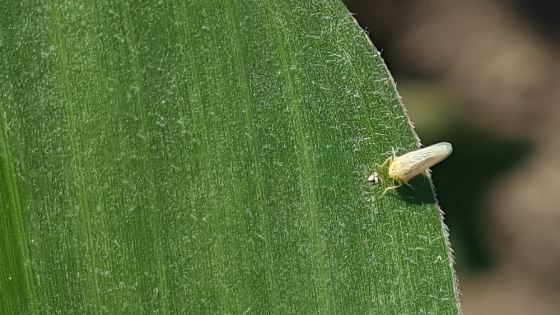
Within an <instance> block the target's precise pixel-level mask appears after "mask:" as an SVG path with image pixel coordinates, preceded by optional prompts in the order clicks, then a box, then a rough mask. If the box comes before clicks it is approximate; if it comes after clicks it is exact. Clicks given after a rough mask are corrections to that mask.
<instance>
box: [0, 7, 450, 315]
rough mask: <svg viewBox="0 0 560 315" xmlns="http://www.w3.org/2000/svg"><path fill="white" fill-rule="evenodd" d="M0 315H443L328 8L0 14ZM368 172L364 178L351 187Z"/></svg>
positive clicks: (385, 118) (375, 115)
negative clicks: (372, 178) (377, 178)
mask: <svg viewBox="0 0 560 315" xmlns="http://www.w3.org/2000/svg"><path fill="white" fill-rule="evenodd" d="M0 9H1V10H0V11H1V12H2V15H3V18H2V19H0V36H1V37H0V56H1V64H0V67H1V68H0V69H1V70H0V71H1V78H0V92H1V94H0V95H1V96H0V114H1V117H0V132H1V138H0V159H1V160H0V162H1V165H0V166H1V167H0V172H1V174H0V180H1V182H0V185H1V186H0V198H1V207H2V208H1V213H0V255H1V259H0V295H1V296H2V299H1V301H0V312H1V314H148V313H150V314H151V313H157V314H459V313H460V310H459V308H458V306H457V305H458V301H457V299H456V293H455V289H454V276H453V270H452V262H451V255H450V249H449V248H448V246H447V243H446V239H447V236H446V233H445V229H444V226H443V224H442V221H441V215H440V213H439V211H438V208H437V206H436V203H435V201H434V197H433V193H432V188H431V184H430V181H429V180H427V179H426V177H425V176H419V177H418V178H416V179H415V180H413V181H412V185H413V186H414V187H415V190H412V189H410V188H408V187H402V188H400V189H399V190H397V191H392V192H389V193H387V194H386V195H383V194H382V192H383V189H384V188H385V187H386V186H388V185H391V181H390V180H389V179H388V178H387V177H386V172H385V171H383V170H380V169H378V167H379V165H380V164H381V163H382V162H383V161H384V160H385V159H386V158H387V157H388V156H389V154H390V152H391V148H393V147H394V148H398V149H399V152H404V151H406V150H411V149H415V148H417V147H418V141H417V139H416V138H415V135H414V133H413V131H412V128H411V125H410V123H409V121H408V118H407V117H406V115H405V113H404V108H403V106H402V104H401V101H400V98H399V96H398V94H397V92H396V89H395V84H394V82H393V80H392V79H391V77H390V75H389V73H388V71H387V69H386V67H385V65H384V63H383V61H382V59H381V57H380V55H379V53H378V52H377V51H376V50H375V48H374V47H373V45H372V44H371V43H370V42H369V40H368V39H367V37H366V35H365V34H364V33H363V31H362V30H361V29H360V28H359V27H358V26H357V25H356V23H355V21H354V20H353V18H352V17H351V15H350V14H349V13H348V12H347V10H346V9H345V8H344V6H343V5H342V3H340V2H338V1H310V2H308V1H277V0H274V1H271V0H267V1H245V2H241V1H236V2H234V1H225V2H223V1H214V2H211V1H207V0H190V1H189V0H187V1H178V0H170V1H155V0H148V1H143V2H134V1H120V2H119V1H117V2H115V1H107V0H100V1H84V0H78V1H60V2H56V1H51V2H37V1H15V0H7V1H4V2H3V3H2V4H0ZM374 171H378V172H379V173H380V175H381V178H382V180H383V181H382V182H381V183H380V184H379V185H372V184H369V183H367V182H366V179H367V177H368V176H369V175H370V174H371V173H372V172H374Z"/></svg>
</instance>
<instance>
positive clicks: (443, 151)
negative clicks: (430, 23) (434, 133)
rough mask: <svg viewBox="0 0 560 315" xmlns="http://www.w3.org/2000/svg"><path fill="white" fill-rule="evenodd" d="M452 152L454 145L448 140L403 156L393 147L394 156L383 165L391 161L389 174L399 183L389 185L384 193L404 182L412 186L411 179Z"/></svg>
mask: <svg viewBox="0 0 560 315" xmlns="http://www.w3.org/2000/svg"><path fill="white" fill-rule="evenodd" d="M451 152H453V147H451V144H450V143H448V142H441V143H436V144H434V145H431V146H429V147H425V148H422V149H419V150H416V151H412V152H408V153H406V154H403V155H401V156H396V154H395V149H393V156H390V157H389V158H388V159H387V160H386V161H385V162H383V164H382V165H381V167H384V166H385V165H386V164H387V163H389V171H388V172H387V175H388V176H389V177H390V178H391V179H393V180H394V181H395V182H397V183H398V185H397V186H391V187H387V188H386V189H385V191H383V194H385V193H386V192H387V191H388V190H391V189H396V188H399V187H401V186H402V185H403V184H406V185H408V186H410V185H409V184H408V181H409V180H410V179H412V178H413V177H415V176H416V175H418V174H420V173H423V172H425V171H426V170H427V169H429V168H430V167H432V166H434V165H436V164H437V163H439V162H441V161H442V160H444V159H445V158H446V157H448V156H449V155H450V154H451ZM410 187H412V186H410Z"/></svg>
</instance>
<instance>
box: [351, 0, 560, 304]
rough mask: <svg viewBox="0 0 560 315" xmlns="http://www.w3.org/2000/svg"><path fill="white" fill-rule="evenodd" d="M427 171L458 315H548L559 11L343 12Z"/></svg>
mask: <svg viewBox="0 0 560 315" xmlns="http://www.w3.org/2000/svg"><path fill="white" fill-rule="evenodd" d="M345 3H346V5H347V6H348V8H349V10H350V11H351V12H352V13H354V14H355V18H356V19H357V21H358V22H359V24H360V25H361V26H362V27H363V28H364V29H365V30H366V31H367V32H368V33H369V35H370V38H371V39H372V42H373V43H374V44H375V46H376V47H377V48H378V49H379V50H380V51H382V54H381V55H382V57H383V58H384V59H385V62H386V63H387V65H388V67H389V70H390V71H391V73H392V75H393V76H394V78H395V80H396V82H397V89H398V91H399V93H400V94H401V96H402V97H403V101H404V104H405V106H406V108H407V109H408V111H409V115H410V117H411V119H412V120H413V122H414V123H415V125H416V131H417V133H418V135H419V136H420V138H421V140H422V143H423V144H424V145H430V144H433V143H436V142H440V141H448V142H451V143H452V144H453V146H454V152H453V154H452V155H451V156H450V157H449V158H448V159H447V160H445V161H444V162H442V163H441V164H439V165H436V166H435V167H433V168H432V170H433V178H434V183H435V186H436V188H437V193H438V196H439V200H440V204H441V206H442V208H443V210H444V211H445V213H446V223H447V225H448V226H449V228H450V233H451V243H452V246H453V249H454V251H455V257H456V260H457V265H456V270H457V272H458V274H459V288H460V290H461V292H462V297H461V302H462V304H463V310H464V313H465V314H478V315H502V314H503V315H506V314H507V315H516V314H534V315H541V314H551V315H552V314H560V299H559V298H560V270H559V267H560V107H559V104H560V52H559V42H560V3H557V2H554V1H544V0H539V1H529V0H502V1H499V0H494V1H488V0H486V1H483V0H456V1H448V0H426V1H406V0H401V1H399V0H373V1H372V0H370V1H365V0H345Z"/></svg>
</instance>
